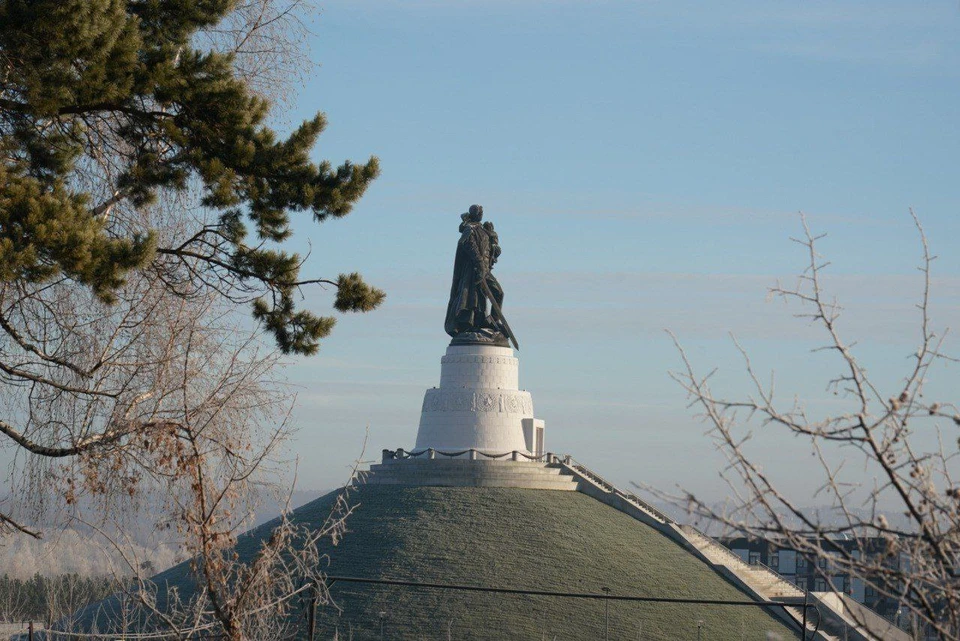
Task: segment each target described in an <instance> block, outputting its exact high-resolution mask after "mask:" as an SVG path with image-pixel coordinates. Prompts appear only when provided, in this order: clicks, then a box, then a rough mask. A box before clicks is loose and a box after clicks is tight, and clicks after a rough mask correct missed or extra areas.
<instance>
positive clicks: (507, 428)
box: [416, 345, 543, 455]
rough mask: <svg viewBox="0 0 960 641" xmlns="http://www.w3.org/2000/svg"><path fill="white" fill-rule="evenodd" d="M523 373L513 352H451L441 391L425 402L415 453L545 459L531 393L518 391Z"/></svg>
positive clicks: (444, 362) (481, 348) (467, 348)
mask: <svg viewBox="0 0 960 641" xmlns="http://www.w3.org/2000/svg"><path fill="white" fill-rule="evenodd" d="M519 370H520V361H519V359H517V358H516V357H515V356H514V355H513V350H512V349H511V348H509V347H494V346H491V345H450V346H449V347H447V354H446V356H444V357H443V358H442V359H441V360H440V387H434V388H433V389H428V390H427V393H426V395H425V396H424V399H423V410H422V412H421V414H420V429H419V431H418V432H417V444H416V451H423V450H427V449H431V448H432V449H434V450H439V451H443V452H451V451H460V450H470V449H473V450H478V451H481V452H487V453H490V454H502V453H505V452H513V451H518V452H525V453H527V454H537V455H539V454H541V453H542V452H543V421H539V420H535V419H534V418H533V399H532V398H531V396H530V393H529V392H524V391H521V390H520V389H519ZM525 428H526V429H525Z"/></svg>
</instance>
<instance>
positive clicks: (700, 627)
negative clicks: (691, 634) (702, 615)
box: [697, 619, 703, 641]
mask: <svg viewBox="0 0 960 641" xmlns="http://www.w3.org/2000/svg"><path fill="white" fill-rule="evenodd" d="M702 631H703V619H698V620H697V641H701V632H702Z"/></svg>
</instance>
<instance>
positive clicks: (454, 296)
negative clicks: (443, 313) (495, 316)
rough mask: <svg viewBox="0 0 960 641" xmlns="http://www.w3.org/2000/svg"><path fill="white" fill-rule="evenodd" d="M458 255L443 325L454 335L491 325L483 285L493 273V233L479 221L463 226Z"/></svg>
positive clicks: (448, 332)
mask: <svg viewBox="0 0 960 641" xmlns="http://www.w3.org/2000/svg"><path fill="white" fill-rule="evenodd" d="M460 230H461V232H462V233H461V235H460V240H459V241H457V255H456V258H455V259H454V261H453V283H452V284H451V285H450V301H449V302H448V303H447V317H446V319H445V320H444V324H443V328H444V330H446V332H447V334H449V335H450V336H456V335H457V334H459V333H461V332H466V331H479V330H481V329H483V328H485V327H488V326H489V325H490V323H489V320H488V318H487V298H486V296H484V294H483V290H482V288H481V286H480V280H481V279H482V278H488V277H489V276H490V236H489V235H488V234H487V232H486V230H485V229H484V228H483V226H482V225H480V224H479V223H464V224H463V225H461V226H460Z"/></svg>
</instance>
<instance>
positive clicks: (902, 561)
mask: <svg viewBox="0 0 960 641" xmlns="http://www.w3.org/2000/svg"><path fill="white" fill-rule="evenodd" d="M717 540H718V541H719V542H720V543H722V544H723V545H725V546H726V547H727V548H729V549H730V551H732V552H734V553H735V554H736V555H737V556H739V557H740V558H741V559H743V560H744V561H745V562H747V563H749V564H750V565H765V566H767V567H769V568H770V569H772V570H774V571H775V572H777V573H778V574H779V575H780V576H782V577H783V578H784V579H786V580H787V581H790V582H791V583H793V584H794V585H796V586H797V587H799V588H800V589H802V590H804V589H805V590H809V591H810V592H843V593H844V594H848V595H850V596H851V597H852V598H853V599H854V600H855V601H857V602H858V603H862V604H864V605H865V606H867V607H868V608H870V609H871V610H873V611H874V612H876V613H878V614H880V615H881V616H883V617H884V618H886V619H887V620H889V621H891V622H893V623H896V624H898V625H901V624H905V623H906V622H905V621H899V614H898V613H899V612H901V611H902V610H901V603H900V601H899V600H898V599H896V598H893V597H890V596H888V595H885V594H882V593H880V592H878V591H877V590H876V589H875V588H874V587H873V586H872V585H869V584H868V583H874V584H875V583H876V582H873V581H868V582H864V580H863V578H862V577H856V576H854V577H851V576H849V574H848V573H847V572H846V571H845V570H844V569H843V568H839V567H831V563H830V559H829V556H830V554H831V552H829V551H827V550H824V553H823V556H821V557H819V558H817V559H809V558H806V557H804V556H803V555H802V554H800V553H798V552H797V551H796V550H793V549H790V548H788V547H778V546H776V545H774V544H772V543H770V542H768V541H761V540H757V539H750V538H747V537H744V536H739V537H720V538H719V539H717ZM889 545H890V544H889V542H888V541H887V540H886V539H884V538H881V537H871V538H867V539H859V540H856V539H832V540H831V541H830V546H835V547H836V548H840V549H843V550H847V551H848V552H850V554H852V555H854V556H859V555H860V554H864V553H866V554H867V555H868V558H874V559H877V560H879V561H880V562H881V563H882V564H883V565H884V566H886V567H889V568H892V569H899V568H900V567H906V564H907V563H909V559H908V558H907V557H906V556H905V555H903V554H899V553H893V554H891V553H889V552H888V550H889Z"/></svg>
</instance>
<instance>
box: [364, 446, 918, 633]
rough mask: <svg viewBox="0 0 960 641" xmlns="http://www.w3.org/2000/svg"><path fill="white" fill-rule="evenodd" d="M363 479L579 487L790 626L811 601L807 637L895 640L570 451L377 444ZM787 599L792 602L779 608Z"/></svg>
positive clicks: (398, 482)
mask: <svg viewBox="0 0 960 641" xmlns="http://www.w3.org/2000/svg"><path fill="white" fill-rule="evenodd" d="M365 482H366V483H369V484H373V485H415V486H439V487H508V488H526V489H535V490H558V491H568V492H571V491H576V492H581V493H583V494H587V495H588V496H591V497H593V498H595V499H597V500H599V501H601V502H602V503H606V504H607V505H610V506H611V507H614V508H616V509H617V510H619V511H621V512H624V513H626V514H628V515H629V516H632V517H633V518H635V519H637V520H638V521H641V522H643V523H645V524H646V525H649V526H651V527H653V528H655V529H656V530H658V531H660V532H661V533H663V534H664V535H665V536H667V537H668V538H670V539H671V540H673V541H674V542H676V543H678V544H679V545H681V546H683V547H684V548H686V549H687V550H688V551H690V552H691V553H692V554H694V555H696V556H697V557H698V558H700V559H701V560H702V561H704V562H705V563H707V564H708V565H710V566H711V567H712V568H713V569H714V571H716V572H717V573H718V574H720V575H721V576H723V577H725V578H726V579H727V580H728V581H730V582H731V583H733V584H734V585H736V586H737V587H739V588H740V589H741V590H743V591H744V592H745V593H746V594H748V595H750V596H751V597H752V598H753V599H755V600H757V601H760V602H767V603H770V611H771V612H773V613H775V614H776V615H777V616H779V617H780V618H781V619H783V620H784V621H785V622H787V623H788V624H790V625H792V626H794V628H795V629H796V630H797V631H798V633H799V631H800V629H801V627H802V626H803V623H804V617H803V610H804V601H805V600H806V602H807V603H809V604H811V605H814V606H815V607H816V609H817V612H819V614H820V622H819V625H817V614H816V613H814V612H813V610H812V609H808V610H807V614H808V616H807V621H806V624H807V629H806V636H805V638H806V639H810V640H814V641H840V640H841V639H843V640H844V641H877V640H879V639H892V638H894V637H896V638H897V639H899V635H897V633H900V632H901V631H900V630H890V629H889V628H888V629H886V630H885V631H884V632H885V633H884V634H881V635H877V634H871V630H867V629H865V628H864V627H863V626H862V625H858V624H857V622H855V621H853V620H852V617H851V614H850V612H849V608H843V607H838V606H837V604H836V603H834V601H836V599H831V598H830V597H831V596H833V595H832V593H808V594H806V595H805V594H804V591H803V590H801V589H800V588H798V587H797V586H795V585H793V584H792V583H790V582H789V581H787V580H785V579H784V578H783V577H782V576H780V575H779V574H777V573H776V572H775V571H773V570H771V569H770V568H768V567H766V566H764V565H762V564H758V565H752V564H749V563H746V562H745V561H743V559H741V558H740V557H739V556H737V555H736V554H734V553H733V552H731V551H730V550H729V549H727V548H726V547H724V546H723V545H721V544H720V543H717V542H716V541H714V540H713V539H712V538H710V537H709V536H707V535H706V534H704V533H702V532H700V531H699V530H697V529H696V528H694V527H692V526H690V525H681V524H679V523H677V522H675V521H674V520H673V519H671V518H670V517H669V516H667V515H666V514H664V513H663V512H661V511H660V510H658V509H657V508H655V507H654V506H652V505H650V504H649V503H647V502H645V501H644V500H642V499H641V498H639V497H638V496H636V495H635V494H632V493H630V492H624V491H623V490H620V489H619V488H617V487H616V486H615V485H613V484H612V483H610V482H608V481H606V480H605V479H603V478H602V477H601V476H600V475H598V474H596V473H595V472H593V471H591V470H590V469H589V468H587V467H586V466H585V465H582V464H581V463H579V462H577V461H575V460H573V458H571V457H570V456H559V455H556V454H553V453H546V454H543V455H540V456H536V455H533V456H531V455H530V454H528V453H526V452H521V451H514V452H507V453H503V454H490V453H488V452H484V451H481V450H474V449H469V450H461V451H456V452H443V451H439V450H434V449H426V450H421V451H418V452H405V451H404V450H402V449H400V450H396V451H393V450H383V459H382V461H381V463H379V464H375V465H371V466H370V473H369V475H368V476H367V477H366V479H365ZM781 604H783V605H781ZM786 604H790V605H788V606H786V607H784V606H785V605H786ZM875 616H877V618H880V617H879V616H878V615H875ZM858 618H862V617H858ZM871 629H876V628H874V627H873V626H871ZM890 634H893V635H894V637H891V636H889V635H890Z"/></svg>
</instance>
